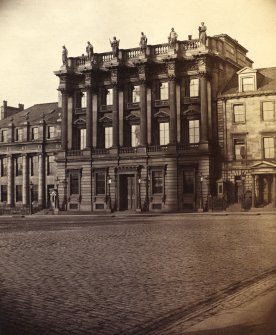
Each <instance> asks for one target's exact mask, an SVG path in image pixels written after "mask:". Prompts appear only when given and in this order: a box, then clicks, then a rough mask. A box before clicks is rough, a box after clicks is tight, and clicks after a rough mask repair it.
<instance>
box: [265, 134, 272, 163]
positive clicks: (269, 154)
mask: <svg viewBox="0 0 276 335" xmlns="http://www.w3.org/2000/svg"><path fill="white" fill-rule="evenodd" d="M274 152H275V148H274V138H273V137H264V158H274V156H275V154H274Z"/></svg>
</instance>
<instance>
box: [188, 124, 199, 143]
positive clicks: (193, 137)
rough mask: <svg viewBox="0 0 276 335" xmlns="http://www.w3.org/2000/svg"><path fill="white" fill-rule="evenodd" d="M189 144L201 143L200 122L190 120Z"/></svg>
mask: <svg viewBox="0 0 276 335" xmlns="http://www.w3.org/2000/svg"><path fill="white" fill-rule="evenodd" d="M189 143H190V144H195V143H199V120H189Z"/></svg>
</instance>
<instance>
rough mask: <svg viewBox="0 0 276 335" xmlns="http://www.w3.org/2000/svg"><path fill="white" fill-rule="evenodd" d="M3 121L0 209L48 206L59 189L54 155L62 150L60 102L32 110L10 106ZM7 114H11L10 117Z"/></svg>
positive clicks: (41, 105)
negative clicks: (51, 194) (50, 196)
mask: <svg viewBox="0 0 276 335" xmlns="http://www.w3.org/2000/svg"><path fill="white" fill-rule="evenodd" d="M2 111H3V116H4V118H3V119H2V120H0V205H1V208H2V209H3V208H8V207H10V208H13V207H18V208H27V207H29V206H30V201H31V202H32V205H33V206H34V208H36V209H39V208H47V207H48V206H49V191H50V189H51V188H54V187H56V163H55V155H56V153H57V152H58V151H59V150H60V134H61V129H60V125H61V119H60V118H61V110H60V109H59V108H58V103H45V104H37V105H34V106H32V107H30V108H27V109H25V110H24V109H23V106H19V109H17V108H13V107H7V102H6V101H4V104H3V107H2ZM7 113H8V114H7Z"/></svg>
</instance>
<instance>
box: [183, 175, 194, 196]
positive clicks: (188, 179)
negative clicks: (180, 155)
mask: <svg viewBox="0 0 276 335" xmlns="http://www.w3.org/2000/svg"><path fill="white" fill-rule="evenodd" d="M183 193H184V194H192V193H194V172H193V171H183Z"/></svg>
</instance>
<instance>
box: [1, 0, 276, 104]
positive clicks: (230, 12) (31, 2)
mask: <svg viewBox="0 0 276 335" xmlns="http://www.w3.org/2000/svg"><path fill="white" fill-rule="evenodd" d="M275 14H276V0H196V1H191V0H172V1H168V0H136V1H133V0H81V1H76V0H0V47H1V50H0V64H1V68H0V105H2V101H3V100H7V101H8V105H12V106H17V104H18V103H23V104H25V107H29V106H32V105H33V104H36V103H44V102H53V101H57V87H58V78H57V77H56V76H55V75H54V74H53V71H55V70H58V69H59V68H60V66H61V47H62V45H63V44H65V45H66V47H67V49H68V51H69V56H80V55H81V54H82V53H85V46H86V43H87V41H90V42H91V43H92V44H93V46H94V51H95V52H105V51H110V44H109V38H112V37H113V36H116V37H117V38H118V39H120V48H122V49H124V48H125V49H126V48H131V47H137V46H138V44H139V39H140V34H141V31H143V32H144V33H145V34H146V36H147V37H148V43H149V44H155V43H165V42H167V36H168V34H169V31H170V29H171V28H172V27H174V28H175V30H176V31H177V33H178V36H179V39H180V40H183V39H187V36H188V34H192V35H193V37H198V26H199V24H200V22H202V21H203V22H205V25H206V26H207V34H208V35H211V36H212V35H217V34H221V33H225V34H228V35H230V36H231V37H233V38H235V39H237V40H238V41H239V43H240V44H242V45H243V46H244V47H245V48H246V49H248V50H249V53H248V56H249V58H251V59H252V60H253V61H254V67H255V68H260V67H271V66H276V56H275V50H276V47H275V41H276V18H275Z"/></svg>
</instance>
